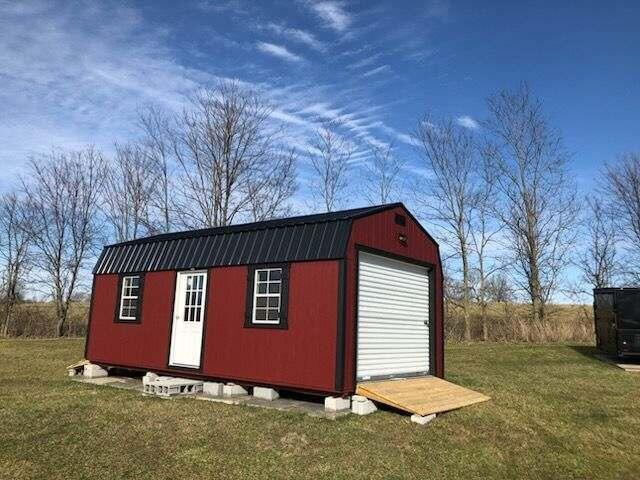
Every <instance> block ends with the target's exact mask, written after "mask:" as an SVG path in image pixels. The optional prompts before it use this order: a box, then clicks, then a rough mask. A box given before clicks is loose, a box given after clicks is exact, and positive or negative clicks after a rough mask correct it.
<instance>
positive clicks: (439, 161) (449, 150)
mask: <svg viewBox="0 0 640 480" xmlns="http://www.w3.org/2000/svg"><path fill="white" fill-rule="evenodd" d="M414 137H415V139H416V140H417V142H418V144H419V145H420V146H419V151H420V152H421V154H422V156H423V158H424V161H425V163H426V166H427V167H428V168H429V169H430V173H431V175H432V177H431V179H430V180H429V181H427V182H424V183H422V184H418V185H417V186H416V202H417V204H418V205H419V206H420V207H421V209H422V211H423V212H425V216H426V218H428V219H431V220H433V221H435V222H437V223H438V225H439V226H440V228H441V229H442V230H443V231H444V233H445V241H446V242H447V243H448V245H450V247H451V248H452V250H453V251H454V252H455V255H456V256H457V257H458V258H459V259H460V262H461V264H462V286H461V289H462V292H461V295H462V314H463V321H464V338H465V340H467V341H468V340H471V322H470V312H469V309H470V302H471V279H470V274H471V267H470V251H469V250H470V249H469V237H470V232H471V219H472V210H473V208H474V201H475V198H476V195H477V189H478V177H477V175H476V174H475V173H476V170H477V167H478V161H477V155H476V150H475V146H474V141H473V136H472V134H471V132H470V131H469V130H468V129H466V128H464V127H462V126H460V125H458V124H457V123H455V122H454V121H453V120H451V119H442V120H436V119H434V118H433V117H432V116H430V115H428V114H427V115H425V117H424V118H423V119H422V121H420V122H419V123H418V126H417V128H416V132H415V133H414Z"/></svg>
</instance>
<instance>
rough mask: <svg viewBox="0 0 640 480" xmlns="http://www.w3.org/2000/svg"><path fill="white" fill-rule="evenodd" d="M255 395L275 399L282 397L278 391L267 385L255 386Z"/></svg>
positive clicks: (270, 399) (265, 398)
mask: <svg viewBox="0 0 640 480" xmlns="http://www.w3.org/2000/svg"><path fill="white" fill-rule="evenodd" d="M253 396H254V397H256V398H261V399H263V400H269V401H273V400H275V399H277V398H280V395H279V394H278V392H276V391H275V390H274V389H273V388H266V387H253Z"/></svg>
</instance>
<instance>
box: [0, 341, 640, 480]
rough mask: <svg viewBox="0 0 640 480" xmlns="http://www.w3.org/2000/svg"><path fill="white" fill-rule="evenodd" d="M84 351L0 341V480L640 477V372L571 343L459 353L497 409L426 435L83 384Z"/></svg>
mask: <svg viewBox="0 0 640 480" xmlns="http://www.w3.org/2000/svg"><path fill="white" fill-rule="evenodd" d="M82 351H83V341H81V340H0V478H7V479H9V478H11V479H19V478H39V479H70V478H83V479H85V478H99V479H106V478H136V479H138V478H153V479H160V478H174V479H176V478H181V479H182V478H292V477H293V478H421V479H427V478H433V479H439V478H446V479H454V478H544V479H548V478H594V479H595V478H597V479H601V478H603V479H604V478H616V479H620V478H629V479H632V478H639V477H640V375H637V374H632V373H625V372H623V371H622V370H618V369H616V368H614V367H613V366H611V365H607V364H604V363H602V362H600V361H598V360H596V359H594V358H592V357H591V356H590V354H591V353H592V349H591V348H588V347H571V346H564V345H561V346H558V345H554V346H529V345H497V344H489V345H479V344H476V345H469V346H465V345H449V346H448V347H447V358H446V371H447V378H448V379H449V380H452V381H454V382H457V383H460V384H462V385H464V386H468V387H471V388H474V389H477V390H479V391H481V392H483V393H486V394H488V395H490V396H491V397H492V400H491V401H489V402H486V403H482V404H479V405H474V406H471V407H467V408H464V409H462V410H458V411H455V412H450V413H448V414H444V415H441V416H439V417H438V418H437V419H436V421H434V422H432V423H431V424H429V425H427V426H425V427H421V426H418V425H415V424H413V423H411V422H410V421H409V418H408V417H407V416H404V415H398V414H395V413H391V412H387V411H382V412H377V413H376V414H374V415H370V416H367V417H357V416H355V415H349V416H347V417H343V418H340V419H338V420H336V421H331V420H324V419H317V418H311V417H308V416H305V415H302V414H294V413H284V412H277V411H271V410H264V409H258V408H251V407H242V406H229V405H224V404H216V403H211V402H201V401H196V400H193V399H181V400H176V401H166V400H161V399H157V398H151V397H143V396H141V395H140V394H138V393H135V392H131V391H125V390H119V389H114V388H111V387H98V386H92V385H87V384H80V383H77V382H73V381H72V380H70V379H69V378H68V377H67V376H66V372H65V369H64V367H65V366H66V365H67V364H70V363H72V362H74V361H76V360H78V359H79V358H81V357H82Z"/></svg>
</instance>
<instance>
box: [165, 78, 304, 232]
mask: <svg viewBox="0 0 640 480" xmlns="http://www.w3.org/2000/svg"><path fill="white" fill-rule="evenodd" d="M271 110H272V109H271V106H270V105H268V104H267V103H265V102H264V101H263V100H262V99H261V98H260V97H259V96H258V95H257V94H256V93H255V92H252V91H248V90H245V89H243V88H242V87H240V86H239V85H238V84H237V83H234V82H227V83H221V84H220V85H218V86H217V87H216V88H215V89H213V90H202V91H200V92H199V93H198V94H197V95H196V96H195V97H194V99H193V103H192V105H191V106H190V107H189V108H187V109H186V110H185V111H184V112H183V114H182V115H181V116H180V117H179V118H178V119H176V122H175V124H176V126H175V128H174V131H173V135H172V144H173V151H174V155H175V157H176V160H177V163H178V165H179V166H180V169H181V174H182V175H181V177H180V180H181V183H180V186H179V188H180V193H181V195H180V196H179V200H178V202H177V203H178V205H177V207H178V213H179V216H180V218H179V220H180V222H181V223H182V224H183V225H184V226H186V227H188V228H197V227H213V226H221V225H228V224H230V223H233V222H234V220H235V219H236V218H238V217H241V216H242V215H245V216H251V215H253V214H255V213H256V212H258V210H257V207H258V205H257V203H256V202H259V201H260V200H261V199H264V198H266V197H269V196H270V195H272V194H273V192H274V186H275V187H276V194H277V197H276V198H273V197H271V198H270V201H271V202H274V201H275V203H274V204H272V205H269V206H267V205H261V206H260V212H259V213H258V215H259V216H261V217H264V216H265V215H266V214H267V213H269V214H272V213H274V212H277V211H279V210H281V209H283V208H284V207H285V203H286V202H287V201H288V200H289V198H290V197H291V195H292V194H293V191H294V190H295V182H293V183H292V182H291V181H290V179H291V178H292V177H293V176H294V167H295V155H294V154H293V153H291V152H290V153H289V155H287V154H286V153H283V152H284V149H283V148H282V146H281V144H280V142H279V141H278V137H277V132H274V131H273V129H271V128H270V125H269V124H268V120H269V118H270V114H271ZM274 167H275V168H274ZM281 181H283V182H285V184H286V186H284V188H281V187H282V186H281V185H279V182H281Z"/></svg>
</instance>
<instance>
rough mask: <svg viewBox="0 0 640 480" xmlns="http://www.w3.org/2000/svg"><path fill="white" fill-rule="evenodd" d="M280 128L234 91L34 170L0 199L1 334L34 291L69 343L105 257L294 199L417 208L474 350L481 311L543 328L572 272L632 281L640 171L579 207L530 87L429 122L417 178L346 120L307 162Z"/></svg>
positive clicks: (320, 130)
mask: <svg viewBox="0 0 640 480" xmlns="http://www.w3.org/2000/svg"><path fill="white" fill-rule="evenodd" d="M273 114H274V108H273V106H272V105H271V104H270V103H269V102H268V101H266V100H265V99H264V98H263V97H262V96H261V95H260V94H259V93H257V92H255V91H251V90H247V89H245V88H244V87H243V86H241V85H240V84H238V83H236V82H225V83H221V84H219V85H217V86H215V87H214V88H209V89H202V90H200V91H199V92H198V93H196V94H195V95H194V96H193V97H192V98H191V99H190V101H189V102H188V103H187V104H186V106H185V107H184V109H183V110H182V111H180V112H178V113H176V112H169V111H165V110H162V109H160V108H158V107H157V106H147V107H144V108H141V109H140V111H139V112H138V125H137V132H138V136H137V138H136V139H135V140H133V141H129V142H127V143H116V144H115V145H114V149H113V154H112V155H111V157H110V158H107V156H106V155H104V154H103V153H102V152H100V151H98V150H97V149H95V148H93V147H87V148H85V149H83V150H81V151H63V150H53V151H51V152H49V153H45V154H40V155H37V156H33V157H31V158H30V159H29V162H28V169H27V171H26V173H24V174H22V175H21V176H20V177H19V178H18V179H17V181H16V182H15V184H14V185H13V188H12V189H10V191H8V192H7V193H5V194H3V195H2V198H1V199H0V255H1V261H2V264H1V268H2V271H1V273H2V283H1V288H2V290H1V292H0V293H1V296H0V298H1V299H2V315H3V317H2V320H1V321H2V329H3V330H2V331H3V333H4V334H5V335H6V334H7V332H8V331H9V329H10V326H11V322H12V321H15V320H14V319H13V312H14V309H15V305H16V303H17V302H18V301H20V299H21V297H22V296H23V292H24V291H25V289H26V288H27V286H28V289H29V290H31V291H36V290H37V291H39V292H42V295H43V296H46V297H47V298H50V299H51V300H52V303H53V305H54V307H55V314H56V333H57V334H58V335H64V333H65V325H66V321H67V317H68V311H69V305H70V302H71V301H72V300H73V299H74V298H76V297H77V296H78V294H79V292H80V291H82V290H83V282H84V281H85V280H86V276H87V275H86V273H87V271H88V268H89V267H90V265H88V263H89V262H90V261H91V260H92V259H94V258H95V256H96V255H97V253H98V251H99V249H100V248H101V247H102V245H104V244H105V243H108V242H120V241H125V240H130V239H133V238H137V237H140V236H146V235H152V234H156V233H163V232H169V231H172V230H176V229H192V228H206V227H217V226H224V225H229V224H232V223H238V222H243V221H260V220H265V219H269V218H275V217H282V216H286V215H289V214H293V213H298V212H299V210H300V207H299V206H298V207H296V205H295V203H294V200H295V195H296V194H297V193H298V192H300V191H303V192H304V193H305V195H306V196H307V197H308V198H311V199H313V204H314V208H321V209H324V210H325V211H332V210H336V209H338V208H342V207H347V206H355V205H352V204H349V200H348V199H349V198H350V197H353V196H354V194H357V196H358V197H359V198H362V197H364V198H363V199H364V200H366V201H367V202H369V203H372V204H380V203H388V202H391V201H396V200H403V201H404V202H406V203H408V204H410V205H412V206H413V207H414V208H415V209H416V210H417V212H418V214H419V215H420V216H421V218H422V219H423V220H424V221H426V222H427V225H428V226H429V229H430V230H432V229H433V233H434V234H435V235H436V237H437V238H438V240H439V241H440V242H441V243H442V244H443V245H444V247H445V248H444V249H443V251H444V252H447V256H446V258H445V266H446V278H447V288H446V290H447V297H448V300H449V301H450V302H454V303H456V304H457V305H459V307H460V308H461V310H462V312H463V320H464V321H463V323H464V336H465V338H467V339H470V338H471V323H470V315H471V313H470V312H471V308H472V306H474V305H477V306H478V307H479V308H480V312H481V317H482V326H483V336H484V338H487V330H488V329H489V328H490V325H489V324H488V320H487V306H488V305H489V304H490V303H491V302H495V301H506V300H511V299H513V298H514V296H519V297H523V296H524V297H526V298H527V299H528V301H529V302H530V304H531V309H530V310H531V319H530V320H531V322H532V323H533V324H534V325H540V326H543V325H544V322H545V312H546V306H547V304H548V303H549V302H550V301H551V300H552V299H553V298H554V295H556V294H557V293H558V291H559V289H560V288H561V285H562V284H563V277H562V275H563V274H564V273H565V272H566V271H567V268H568V267H569V266H571V265H573V266H574V267H576V268H578V269H579V270H580V271H581V272H582V274H583V277H584V279H583V280H584V282H586V283H587V284H589V285H591V286H593V287H601V286H605V285H612V284H614V283H616V282H626V283H632V282H634V281H635V278H636V276H637V273H636V272H635V271H634V270H633V268H632V267H631V265H634V264H636V263H635V262H632V261H630V259H633V260H635V255H634V254H633V251H634V250H633V249H634V247H636V246H640V156H639V155H637V154H627V155H625V156H623V157H622V158H621V159H620V160H618V161H616V162H614V163H611V164H607V165H606V166H605V167H603V171H602V175H601V177H602V180H601V182H600V184H599V185H598V189H597V190H598V191H597V192H591V193H590V194H589V195H588V196H587V198H584V199H583V198H581V197H580V196H579V195H578V194H577V189H576V185H575V184H574V181H573V179H572V177H571V172H570V171H569V168H568V161H569V158H570V155H569V152H568V151H567V150H566V148H565V147H564V145H563V142H562V138H561V136H560V134H559V133H558V132H557V131H556V130H555V129H554V128H553V127H552V126H551V125H550V123H549V121H548V119H547V118H546V116H545V115H544V112H543V109H542V103H541V102H540V101H539V99H536V98H535V97H533V95H532V94H531V93H530V91H529V89H528V87H527V85H526V84H523V85H521V86H520V87H519V88H516V89H514V90H503V91H500V92H498V93H496V94H494V95H492V96H491V97H489V99H488V100H487V118H486V119H485V120H484V121H482V122H481V124H480V125H479V128H477V129H470V128H468V126H464V125H461V124H460V123H459V122H457V121H456V120H455V119H453V118H440V117H436V116H435V115H433V114H431V113H427V114H426V115H425V116H424V117H423V118H422V119H421V120H420V121H419V122H417V125H416V127H415V130H414V131H413V132H412V133H411V139H412V143H413V145H414V146H415V150H416V159H417V160H416V161H417V165H418V168H421V169H422V171H424V172H426V173H425V174H423V175H411V174H408V173H407V172H408V171H409V168H410V166H409V165H408V164H407V163H406V162H404V161H403V160H401V159H400V158H399V156H398V154H397V151H396V148H395V146H394V144H393V142H391V141H390V142H371V141H369V142H361V141H358V140H357V138H354V137H353V136H350V135H349V134H348V133H346V132H348V129H345V128H343V126H344V122H345V119H341V118H336V119H333V120H331V121H323V122H319V123H318V124H317V126H316V128H315V129H314V130H313V132H311V133H310V134H309V138H307V139H305V141H306V142H307V144H308V147H307V148H306V149H304V150H299V149H298V150H296V149H293V148H291V147H290V146H289V143H288V142H287V138H286V135H285V133H286V132H285V131H284V129H283V128H282V127H281V126H278V124H277V123H276V122H275V121H274V115H273ZM358 163H360V164H361V166H360V168H357V169H356V168H355V167H354V166H355V165H356V164H358ZM301 164H303V165H304V166H305V168H306V169H307V170H308V174H307V175H306V179H307V180H306V182H305V184H304V185H302V186H301V185H300V181H299V178H298V177H299V175H298V170H299V168H300V165H301ZM415 165H416V164H414V166H415ZM356 171H357V173H356ZM354 183H355V184H357V188H358V191H357V192H355V191H354V190H353V188H352V184H354ZM307 207H309V206H307ZM621 231H625V232H627V233H626V234H625V235H624V236H621V235H620V232H621ZM578 236H580V240H582V241H583V242H582V243H581V242H579V241H577V240H578ZM623 265H624V266H625V268H623Z"/></svg>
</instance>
